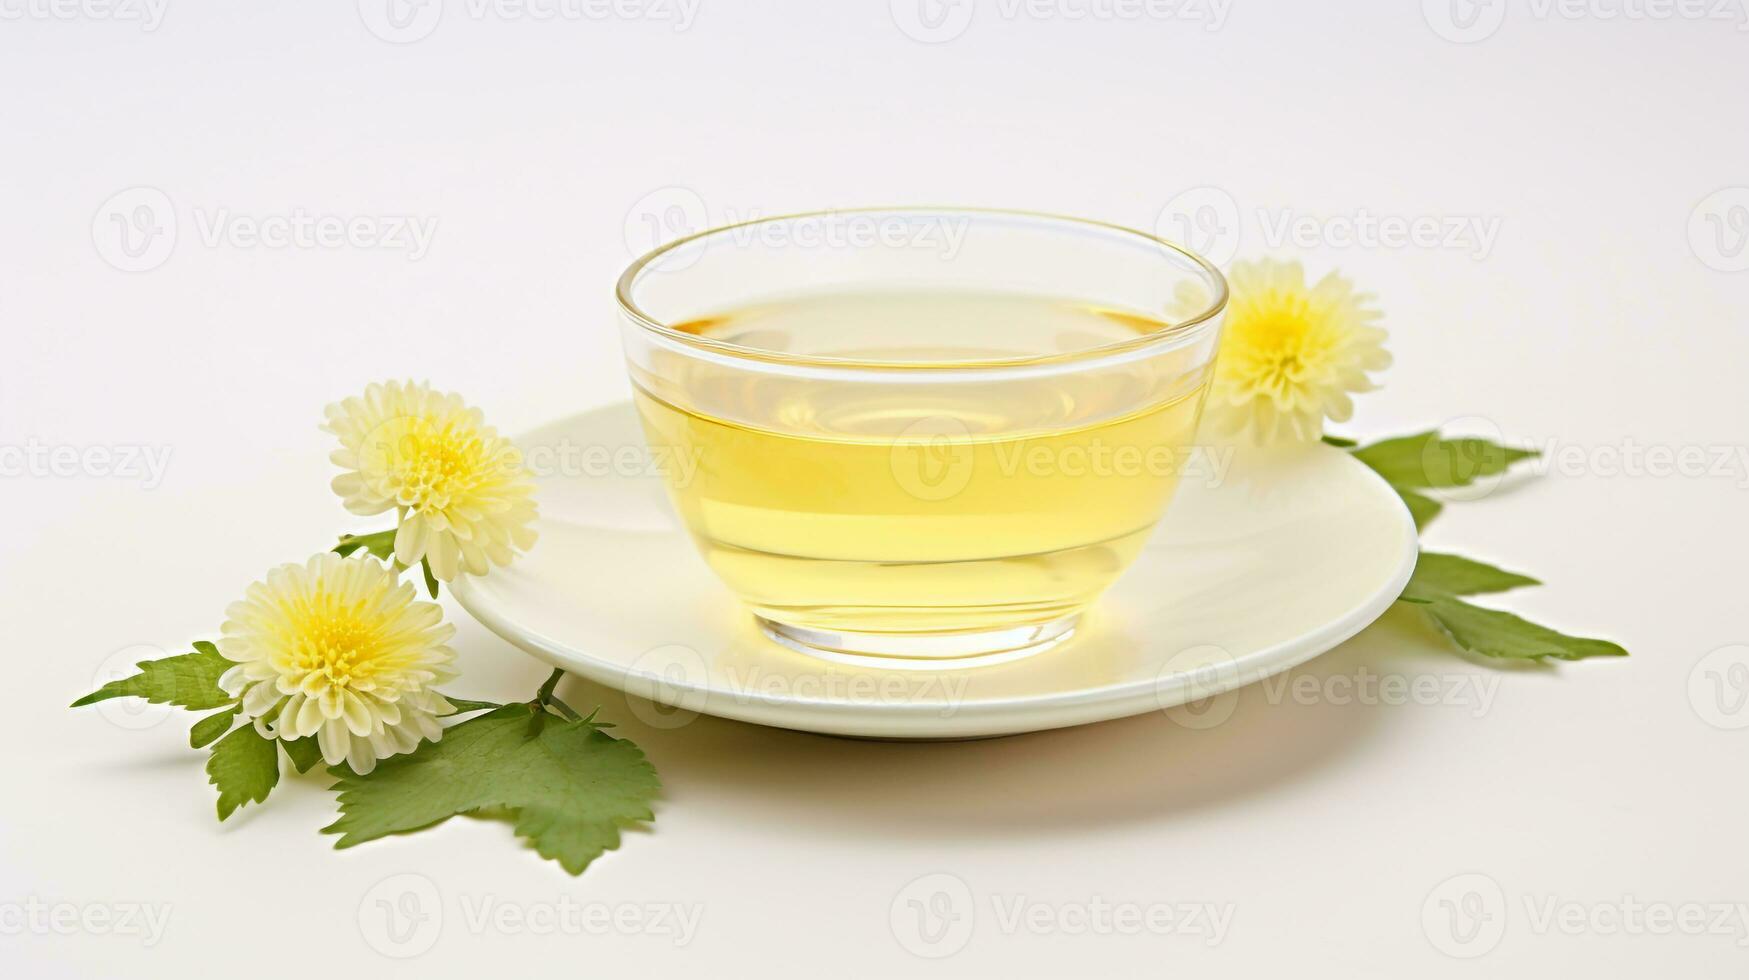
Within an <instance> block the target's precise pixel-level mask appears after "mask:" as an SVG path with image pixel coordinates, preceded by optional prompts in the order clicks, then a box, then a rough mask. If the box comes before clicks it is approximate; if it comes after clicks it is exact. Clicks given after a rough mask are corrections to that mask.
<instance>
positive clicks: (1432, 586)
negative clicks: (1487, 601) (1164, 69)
mask: <svg viewBox="0 0 1749 980" xmlns="http://www.w3.org/2000/svg"><path fill="white" fill-rule="evenodd" d="M1541 584H1542V583H1541V582H1539V581H1537V580H1536V579H1534V578H1531V577H1530V576H1528V575H1520V574H1518V573H1517V572H1508V571H1506V570H1504V569H1500V568H1495V567H1494V566H1493V565H1490V564H1487V563H1486V562H1479V561H1476V560H1475V559H1473V558H1465V557H1463V556H1462V555H1442V554H1438V553H1435V552H1432V551H1423V552H1422V553H1421V556H1420V557H1419V558H1417V559H1416V561H1415V574H1414V575H1411V576H1410V577H1409V584H1408V585H1406V586H1404V587H1403V595H1402V597H1401V598H1402V599H1403V600H1404V601H1406V602H1418V603H1427V602H1432V601H1434V600H1435V599H1439V598H1441V597H1445V596H1460V595H1482V594H1484V593H1491V592H1506V591H1508V590H1511V589H1516V588H1519V587H1521V586H1526V585H1541Z"/></svg>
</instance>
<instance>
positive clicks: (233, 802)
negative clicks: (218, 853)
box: [206, 725, 279, 820]
mask: <svg viewBox="0 0 1749 980" xmlns="http://www.w3.org/2000/svg"><path fill="white" fill-rule="evenodd" d="M273 743H274V740H273V739H268V738H263V737H262V736H261V734H260V733H258V732H257V731H255V726H254V725H244V726H243V727H241V728H239V729H237V730H236V731H233V732H232V733H231V734H229V735H226V736H225V737H224V738H222V739H220V740H219V743H218V744H217V745H215V746H213V750H212V755H211V756H210V757H208V759H207V760H206V774H207V777H208V781H209V782H211V783H212V784H213V785H214V786H217V787H218V788H219V819H220V820H223V819H225V818H226V817H228V816H230V815H231V814H232V813H233V812H235V811H236V809H237V808H238V807H240V806H242V805H243V804H245V803H260V802H261V801H262V800H265V799H267V794H268V793H270V792H272V791H273V787H274V784H276V783H278V782H279V752H278V751H276V750H275V749H274V747H273Z"/></svg>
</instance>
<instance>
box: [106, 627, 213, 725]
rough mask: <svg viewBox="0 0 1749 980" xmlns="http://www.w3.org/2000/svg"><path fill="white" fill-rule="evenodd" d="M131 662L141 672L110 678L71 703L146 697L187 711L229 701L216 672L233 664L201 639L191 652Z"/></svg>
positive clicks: (153, 701)
mask: <svg viewBox="0 0 1749 980" xmlns="http://www.w3.org/2000/svg"><path fill="white" fill-rule="evenodd" d="M134 666H136V667H138V668H139V669H140V672H139V673H137V674H133V675H131V676H128V677H123V678H121V679H120V680H114V681H110V682H109V683H108V684H105V685H103V686H102V687H100V688H98V689H97V690H95V691H93V692H91V693H90V694H87V695H85V696H84V697H82V698H80V699H79V700H77V701H74V702H73V707H75V708H82V707H84V706H86V705H88V704H96V703H97V702H99V701H107V700H109V699H110V698H145V699H146V700H147V701H150V702H151V703H153V704H173V705H176V706H178V707H182V708H187V709H189V710H190V711H206V710H208V709H209V708H222V707H224V706H225V705H227V704H229V703H230V702H231V701H232V698H231V696H230V695H229V694H226V693H225V692H224V691H222V690H220V689H219V676H220V675H222V674H223V673H224V672H225V671H227V670H230V669H231V667H232V666H234V665H233V664H232V663H231V662H230V661H229V660H226V659H225V658H224V657H223V656H221V655H220V654H219V648H218V647H215V646H213V645H212V644H211V643H207V642H205V641H202V642H200V643H196V644H195V645H194V652H193V653H181V654H177V655H176V656H174V657H164V658H162V659H159V660H144V661H141V662H140V663H138V664H135V665H134Z"/></svg>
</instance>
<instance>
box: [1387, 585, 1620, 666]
mask: <svg viewBox="0 0 1749 980" xmlns="http://www.w3.org/2000/svg"><path fill="white" fill-rule="evenodd" d="M1421 608H1423V609H1425V610H1427V614H1428V615H1429V616H1431V617H1433V622H1434V623H1435V624H1436V625H1437V626H1438V627H1439V628H1440V630H1442V631H1443V632H1444V633H1445V634H1446V635H1447V636H1450V637H1451V638H1452V641H1453V642H1455V643H1456V644H1457V645H1458V646H1460V647H1463V648H1464V649H1465V650H1469V651H1471V652H1473V653H1479V654H1482V655H1483V656H1486V657H1500V658H1503V659H1508V660H1541V659H1543V658H1544V657H1553V658H1555V659H1556V660H1584V659H1585V658H1587V657H1625V656H1627V655H1628V652H1627V651H1626V650H1624V649H1622V648H1621V647H1620V646H1619V645H1617V644H1614V643H1611V642H1609V641H1608V640H1595V639H1589V638H1586V637H1578V636H1568V635H1566V634H1565V633H1559V632H1556V631H1555V630H1552V629H1549V628H1548V627H1546V626H1538V625H1537V624H1535V623H1531V622H1526V621H1525V620H1523V619H1520V618H1519V617H1517V616H1514V615H1513V614H1511V613H1509V612H1502V611H1500V610H1498V609H1484V608H1482V607H1481V606H1472V605H1470V604H1469V603H1467V602H1464V601H1462V600H1460V599H1453V598H1451V597H1449V596H1447V597H1442V598H1439V599H1435V600H1433V601H1432V602H1430V603H1428V604H1426V605H1424V606H1422V607H1421Z"/></svg>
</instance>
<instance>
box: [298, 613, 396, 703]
mask: <svg viewBox="0 0 1749 980" xmlns="http://www.w3.org/2000/svg"><path fill="white" fill-rule="evenodd" d="M363 607H364V603H363V602H357V603H353V604H352V605H350V606H345V605H342V604H341V602H340V600H339V598H338V597H337V596H334V595H333V594H331V593H328V592H325V591H318V592H317V593H316V594H315V595H314V596H312V597H311V599H310V604H309V606H308V607H306V608H304V609H300V610H294V611H292V614H291V616H290V617H289V618H290V620H291V623H292V628H293V630H294V631H295V635H294V636H293V639H292V644H291V647H292V655H293V663H294V665H295V666H296V667H297V669H298V670H299V671H302V672H307V673H316V674H321V675H322V676H324V677H326V678H327V679H328V682H329V683H330V684H333V685H335V686H337V687H348V686H350V685H351V684H352V683H353V682H354V681H355V680H356V681H363V680H367V679H369V678H371V677H372V676H374V675H375V674H376V673H377V672H378V670H379V669H380V667H381V666H382V665H381V663H379V661H378V658H379V655H380V654H381V653H382V637H381V633H380V632H379V630H378V628H377V624H375V623H370V622H366V621H365V620H364V619H363V618H362V613H363V612H364V608H363Z"/></svg>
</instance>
